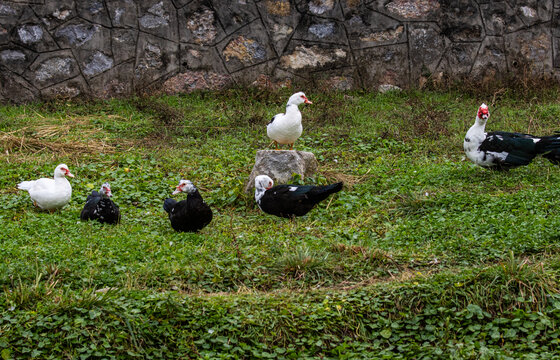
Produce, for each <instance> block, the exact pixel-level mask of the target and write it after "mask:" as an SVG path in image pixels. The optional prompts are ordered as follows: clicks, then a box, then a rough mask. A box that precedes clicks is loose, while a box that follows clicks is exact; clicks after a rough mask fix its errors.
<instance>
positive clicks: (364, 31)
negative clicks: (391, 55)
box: [344, 8, 406, 49]
mask: <svg viewBox="0 0 560 360" xmlns="http://www.w3.org/2000/svg"><path fill="white" fill-rule="evenodd" d="M344 26H345V28H346V33H347V34H348V38H349V41H350V46H352V48H353V49H363V48H367V47H373V46H380V45H388V44H396V43H403V42H405V41H406V27H405V24H404V23H403V22H400V21H396V20H394V19H392V18H390V17H388V16H386V15H383V14H380V13H377V12H373V11H370V10H367V9H365V8H361V9H360V11H356V12H351V13H349V14H348V15H347V19H346V20H345V22H344Z"/></svg>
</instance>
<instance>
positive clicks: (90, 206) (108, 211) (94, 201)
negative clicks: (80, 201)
mask: <svg viewBox="0 0 560 360" xmlns="http://www.w3.org/2000/svg"><path fill="white" fill-rule="evenodd" d="M112 196H113V194H112V193H111V187H110V186H109V183H107V182H106V183H103V185H101V189H99V192H97V191H95V190H94V191H92V192H91V195H88V197H87V200H86V204H85V205H84V209H83V210H82V213H81V214H80V219H82V220H97V221H99V222H100V223H106V224H118V223H119V222H120V221H121V212H120V210H119V207H118V206H117V204H115V203H114V202H113V200H111V197H112Z"/></svg>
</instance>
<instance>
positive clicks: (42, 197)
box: [17, 164, 74, 211]
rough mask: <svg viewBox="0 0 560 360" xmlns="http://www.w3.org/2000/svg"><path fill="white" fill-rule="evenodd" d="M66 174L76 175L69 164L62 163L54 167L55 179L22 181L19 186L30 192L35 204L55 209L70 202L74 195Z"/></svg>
mask: <svg viewBox="0 0 560 360" xmlns="http://www.w3.org/2000/svg"><path fill="white" fill-rule="evenodd" d="M66 176H69V177H74V175H72V174H71V173H70V170H68V166H66V165H65V164H60V165H58V166H57V167H56V168H55V169H54V179H47V178H41V179H38V180H32V181H22V182H20V183H19V184H18V185H17V187H18V189H21V190H27V191H28V192H29V197H30V198H31V200H33V205H35V206H38V207H39V208H41V209H43V210H50V211H54V210H56V209H60V208H61V207H63V206H64V205H66V204H68V202H69V201H70V198H71V197H72V185H70V182H69V181H68V180H67V179H66Z"/></svg>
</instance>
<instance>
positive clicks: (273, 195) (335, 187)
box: [259, 182, 342, 218]
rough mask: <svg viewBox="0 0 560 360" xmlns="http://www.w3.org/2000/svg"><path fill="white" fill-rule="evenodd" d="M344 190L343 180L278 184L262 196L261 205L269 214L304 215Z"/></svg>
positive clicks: (290, 216)
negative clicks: (330, 182) (329, 183)
mask: <svg viewBox="0 0 560 360" xmlns="http://www.w3.org/2000/svg"><path fill="white" fill-rule="evenodd" d="M340 190H342V182H339V183H335V184H331V185H324V186H312V185H304V186H299V185H278V186H275V187H273V188H271V189H268V190H267V191H266V192H265V193H264V195H263V196H262V197H261V199H260V202H259V207H260V208H261V209H262V211H264V212H265V213H267V214H271V215H276V216H280V217H285V218H292V217H294V216H303V215H305V214H307V213H308V212H309V211H311V209H313V208H314V207H315V205H317V204H318V203H319V202H320V201H323V200H325V199H326V198H327V197H328V196H329V195H330V194H333V193H336V192H338V191H340Z"/></svg>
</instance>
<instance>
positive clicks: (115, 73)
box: [88, 60, 134, 99]
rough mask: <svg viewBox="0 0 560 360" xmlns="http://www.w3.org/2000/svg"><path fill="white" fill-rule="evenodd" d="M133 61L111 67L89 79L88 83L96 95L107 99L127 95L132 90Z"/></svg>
mask: <svg viewBox="0 0 560 360" xmlns="http://www.w3.org/2000/svg"><path fill="white" fill-rule="evenodd" d="M132 78H134V61H133V60H131V61H128V62H125V63H122V64H119V65H117V66H114V67H112V68H111V69H109V70H108V71H106V72H104V73H101V74H100V75H98V76H96V77H94V78H92V79H89V80H88V82H89V85H90V87H91V88H92V89H95V95H96V97H99V98H102V99H109V98H114V97H124V96H129V95H130V94H131V93H132V92H133V88H132V82H131V81H130V79H132Z"/></svg>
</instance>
